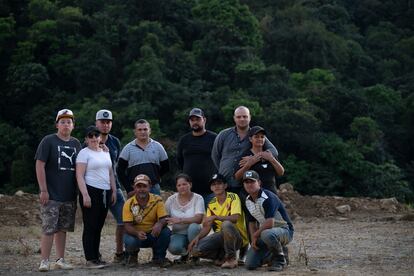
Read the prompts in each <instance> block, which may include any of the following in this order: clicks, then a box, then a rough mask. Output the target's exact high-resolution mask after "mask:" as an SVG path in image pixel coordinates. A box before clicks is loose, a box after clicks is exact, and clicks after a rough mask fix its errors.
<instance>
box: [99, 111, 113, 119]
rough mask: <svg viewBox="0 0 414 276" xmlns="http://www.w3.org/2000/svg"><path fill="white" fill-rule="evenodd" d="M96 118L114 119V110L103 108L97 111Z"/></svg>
mask: <svg viewBox="0 0 414 276" xmlns="http://www.w3.org/2000/svg"><path fill="white" fill-rule="evenodd" d="M96 120H111V121H112V112H111V111H109V110H106V109H101V110H99V111H98V112H96Z"/></svg>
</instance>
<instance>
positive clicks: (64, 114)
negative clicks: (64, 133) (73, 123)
mask: <svg viewBox="0 0 414 276" xmlns="http://www.w3.org/2000/svg"><path fill="white" fill-rule="evenodd" d="M60 118H71V119H72V120H74V119H75V118H74V116H73V112H72V110H70V109H62V110H59V112H58V113H57V115H56V122H58V121H59V119H60Z"/></svg>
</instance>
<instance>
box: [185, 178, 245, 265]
mask: <svg viewBox="0 0 414 276" xmlns="http://www.w3.org/2000/svg"><path fill="white" fill-rule="evenodd" d="M210 188H211V190H212V191H213V193H214V197H213V199H212V200H211V201H210V202H209V203H208V208H207V214H206V216H205V218H204V220H203V228H202V229H201V231H200V233H199V234H198V235H197V236H196V237H195V238H194V239H193V241H192V242H191V243H190V244H189V246H188V251H189V252H191V255H192V256H193V257H201V258H207V259H213V260H214V263H215V264H216V265H220V266H221V267H222V268H235V267H237V265H238V263H237V259H236V252H237V250H239V249H240V248H242V247H243V246H247V245H248V244H249V240H248V238H247V230H246V223H245V220H244V215H243V212H242V208H241V202H240V199H239V196H238V195H237V194H235V193H231V192H226V188H227V184H226V180H225V178H224V176H223V175H221V174H214V175H213V176H212V177H211V179H210ZM211 229H213V230H214V233H213V234H211V235H208V233H209V232H210V230H211ZM207 235H208V236H207Z"/></svg>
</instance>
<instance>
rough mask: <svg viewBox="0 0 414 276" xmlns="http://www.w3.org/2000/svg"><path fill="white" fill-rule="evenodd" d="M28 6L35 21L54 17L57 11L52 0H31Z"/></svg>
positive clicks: (30, 15)
mask: <svg viewBox="0 0 414 276" xmlns="http://www.w3.org/2000/svg"><path fill="white" fill-rule="evenodd" d="M28 8H29V18H30V19H31V20H32V21H33V22H36V21H42V20H46V19H54V18H55V16H56V12H57V6H56V4H55V3H54V1H50V0H31V1H30V3H29V7H28Z"/></svg>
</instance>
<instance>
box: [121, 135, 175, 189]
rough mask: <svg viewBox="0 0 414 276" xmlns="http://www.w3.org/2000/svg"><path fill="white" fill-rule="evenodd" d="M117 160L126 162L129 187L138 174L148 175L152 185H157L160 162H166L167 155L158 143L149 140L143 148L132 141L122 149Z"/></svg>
mask: <svg viewBox="0 0 414 276" xmlns="http://www.w3.org/2000/svg"><path fill="white" fill-rule="evenodd" d="M119 158H120V159H123V160H125V161H127V162H128V179H129V183H130V184H131V185H132V184H133V182H134V178H135V176H137V175H138V174H146V175H148V177H149V178H150V179H151V182H152V184H157V183H160V181H161V175H160V168H161V167H160V166H161V162H162V161H165V160H167V159H168V155H167V152H166V151H165V149H164V147H163V146H162V145H161V144H160V143H159V142H157V141H155V140H154V139H151V138H150V140H149V143H148V145H147V146H146V147H145V148H141V147H140V146H138V145H137V143H136V141H135V140H132V141H131V142H129V143H128V144H126V146H125V147H124V148H123V149H122V151H121V154H120V155H119Z"/></svg>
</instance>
